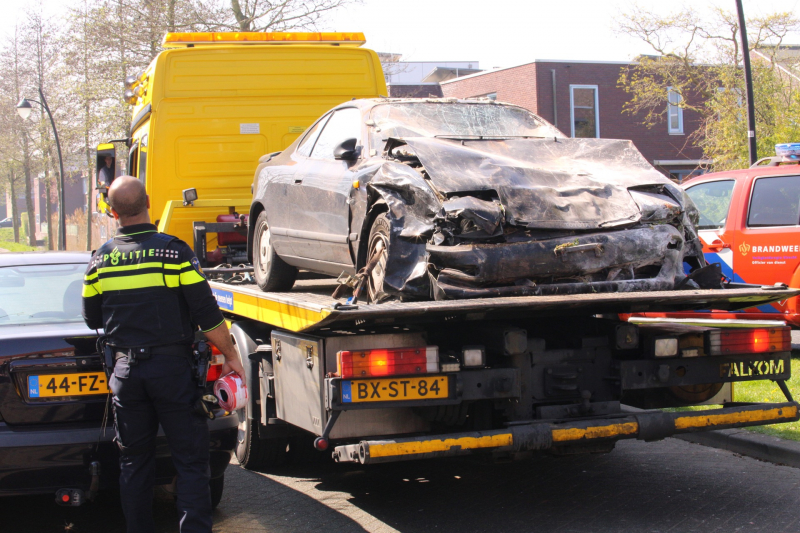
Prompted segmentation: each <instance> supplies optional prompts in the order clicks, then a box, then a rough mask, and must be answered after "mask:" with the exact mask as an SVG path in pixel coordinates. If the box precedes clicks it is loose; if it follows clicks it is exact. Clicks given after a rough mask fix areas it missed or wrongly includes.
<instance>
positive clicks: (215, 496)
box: [208, 474, 225, 509]
mask: <svg viewBox="0 0 800 533" xmlns="http://www.w3.org/2000/svg"><path fill="white" fill-rule="evenodd" d="M208 487H209V489H211V508H212V509H216V508H217V506H218V505H219V502H220V500H222V491H223V490H225V475H224V474H223V475H221V476H219V477H214V478H211V480H210V481H209V482H208Z"/></svg>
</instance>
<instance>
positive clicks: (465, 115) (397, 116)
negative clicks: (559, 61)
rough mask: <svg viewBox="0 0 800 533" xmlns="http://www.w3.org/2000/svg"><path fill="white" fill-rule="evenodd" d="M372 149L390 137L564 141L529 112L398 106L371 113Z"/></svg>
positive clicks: (478, 106)
mask: <svg viewBox="0 0 800 533" xmlns="http://www.w3.org/2000/svg"><path fill="white" fill-rule="evenodd" d="M371 118H372V122H373V123H374V125H375V126H374V127H373V128H371V134H372V140H373V143H372V146H373V147H375V148H377V147H382V146H383V143H384V142H385V141H386V140H387V139H388V138H389V137H400V138H402V137H455V138H459V139H484V138H489V139H492V138H509V137H564V134H562V133H561V132H560V131H558V130H557V129H555V128H554V127H553V126H551V125H550V124H548V123H547V122H545V121H544V120H542V119H541V118H539V117H537V116H536V115H534V114H533V113H531V112H530V111H528V110H527V109H524V108H521V107H516V106H507V105H501V104H489V103H480V102H475V103H466V102H451V103H447V102H399V103H392V104H380V105H377V106H375V107H374V108H373V110H372V117H371Z"/></svg>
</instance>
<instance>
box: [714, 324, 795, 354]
mask: <svg viewBox="0 0 800 533" xmlns="http://www.w3.org/2000/svg"><path fill="white" fill-rule="evenodd" d="M707 335H708V341H707V342H708V349H707V350H706V351H707V353H708V354H709V355H734V354H748V353H766V352H788V351H789V350H791V349H792V329H791V328H790V327H788V326H786V327H777V328H756V329H731V330H725V329H716V330H712V331H709V332H708V333H707Z"/></svg>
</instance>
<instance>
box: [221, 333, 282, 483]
mask: <svg viewBox="0 0 800 533" xmlns="http://www.w3.org/2000/svg"><path fill="white" fill-rule="evenodd" d="M236 349H237V351H238V350H239V344H238V343H237V344H236ZM239 357H240V359H241V360H242V361H243V364H244V362H249V360H248V359H247V358H246V357H242V354H241V353H240V354H239ZM271 363H272V361H267V360H264V366H265V368H264V373H265V374H271V373H272V368H271V367H272V365H271ZM254 367H255V368H252V369H251V371H250V378H249V380H248V381H249V383H247V390H248V392H249V393H250V398H248V400H247V403H246V404H245V408H244V409H239V410H238V411H236V416H238V417H239V430H238V435H237V442H236V448H235V449H234V453H235V454H236V460H237V461H239V464H240V465H242V466H243V467H244V468H246V469H248V470H260V469H265V468H270V467H273V466H279V465H282V464H283V463H285V462H286V453H287V447H288V444H289V442H288V439H286V438H280V437H278V438H271V439H270V438H267V439H262V438H260V436H259V432H258V423H259V420H260V418H261V413H259V412H257V411H256V406H257V405H260V402H259V400H260V396H261V387H260V383H259V382H258V379H259V378H258V368H257V365H256V364H254ZM265 401H266V402H267V411H268V413H269V416H272V417H274V416H276V413H275V400H274V399H273V398H266V400H265Z"/></svg>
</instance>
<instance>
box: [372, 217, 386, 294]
mask: <svg viewBox="0 0 800 533" xmlns="http://www.w3.org/2000/svg"><path fill="white" fill-rule="evenodd" d="M390 232H391V225H390V224H389V217H388V216H386V213H381V214H380V215H378V217H377V218H376V219H375V221H374V222H373V223H372V228H371V229H370V230H369V240H368V241H367V263H369V261H370V260H371V259H372V258H373V257H374V256H375V255H380V258H379V259H378V263H377V264H376V265H375V268H373V269H372V272H370V274H369V277H368V278H367V292H368V295H369V301H370V302H380V301H383V300H386V299H388V298H389V295H387V294H386V292H385V291H384V290H383V289H384V287H383V286H384V282H385V281H386V262H387V260H388V257H389V234H390Z"/></svg>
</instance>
